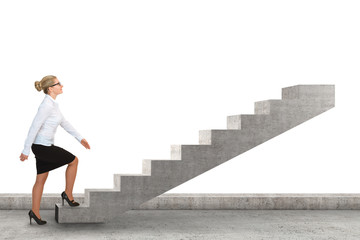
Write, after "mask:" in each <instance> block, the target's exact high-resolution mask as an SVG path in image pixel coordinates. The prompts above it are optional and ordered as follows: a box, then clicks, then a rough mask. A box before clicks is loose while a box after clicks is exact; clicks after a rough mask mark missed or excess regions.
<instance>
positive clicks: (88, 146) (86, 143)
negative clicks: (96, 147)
mask: <svg viewBox="0 0 360 240" xmlns="http://www.w3.org/2000/svg"><path fill="white" fill-rule="evenodd" d="M81 144H82V145H83V146H84V147H85V148H86V149H90V145H89V143H88V142H87V141H86V139H85V138H83V139H82V140H81Z"/></svg>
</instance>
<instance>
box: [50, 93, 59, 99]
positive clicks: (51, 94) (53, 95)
mask: <svg viewBox="0 0 360 240" xmlns="http://www.w3.org/2000/svg"><path fill="white" fill-rule="evenodd" d="M49 96H50V97H52V98H53V99H54V100H56V96H57V95H56V94H54V93H50V94H49Z"/></svg>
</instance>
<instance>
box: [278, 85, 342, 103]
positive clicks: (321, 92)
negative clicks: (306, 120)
mask: <svg viewBox="0 0 360 240" xmlns="http://www.w3.org/2000/svg"><path fill="white" fill-rule="evenodd" d="M282 99H333V100H335V85H297V86H292V87H286V88H283V89H282Z"/></svg>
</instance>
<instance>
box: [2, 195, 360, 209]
mask: <svg viewBox="0 0 360 240" xmlns="http://www.w3.org/2000/svg"><path fill="white" fill-rule="evenodd" d="M74 198H75V200H76V201H77V202H79V203H80V204H83V203H84V194H74ZM55 203H61V197H60V194H43V197H42V200H41V209H43V210H46V209H47V210H50V209H54V208H55ZM31 205H32V204H31V194H0V210H21V209H31ZM136 209H141V210H360V194H163V195H161V196H159V197H156V198H154V199H152V200H150V201H148V202H146V203H144V204H142V205H141V206H140V207H139V208H136Z"/></svg>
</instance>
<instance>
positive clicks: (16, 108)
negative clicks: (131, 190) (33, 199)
mask: <svg viewBox="0 0 360 240" xmlns="http://www.w3.org/2000/svg"><path fill="white" fill-rule="evenodd" d="M359 12H360V3H359V2H358V1H329V0H327V1H314V0H311V1H306V0H305V1H279V0H274V1H258V0H255V1H219V0H217V1H211V0H206V1H199V0H191V1H187V0H183V1H165V0H164V1H159V0H154V1H138V0H132V1H118V0H116V1H110V0H109V1H99V0H97V1H89V0H87V1H45V0H44V1H38V0H35V1H25V0H21V1H20V0H14V1H1V2H0V34H1V37H0V68H1V70H0V81H1V87H0V104H1V105H0V106H1V117H0V133H1V138H0V148H1V149H0V152H1V158H0V159H1V160H0V161H1V165H0V166H1V167H0V192H2V193H30V192H31V190H32V187H33V184H34V181H35V177H36V167H35V158H34V155H33V154H32V153H31V155H30V157H29V160H27V161H25V162H21V161H20V160H19V156H20V153H21V151H22V150H23V144H24V141H25V139H26V136H27V132H28V130H29V127H30V125H31V122H32V120H33V118H34V116H35V114H36V112H37V108H38V106H39V104H40V103H41V101H42V99H43V98H44V94H43V93H42V92H41V93H39V92H37V91H36V90H35V88H34V82H35V81H37V80H40V79H41V78H42V77H43V76H45V75H48V74H53V75H56V76H57V77H58V79H59V80H60V81H61V82H62V83H63V85H64V88H63V90H64V93H63V94H62V95H60V96H58V98H57V101H58V102H59V104H60V109H61V110H62V112H63V114H64V116H65V117H66V118H67V119H68V120H69V121H70V122H71V123H72V125H73V126H74V127H75V128H76V129H77V130H78V131H79V132H80V133H81V134H82V135H83V136H84V137H85V138H86V139H87V140H88V142H89V143H90V145H91V147H92V149H91V150H86V149H85V148H83V147H82V146H81V145H80V144H79V143H78V142H77V141H76V140H75V139H74V138H73V137H72V136H71V135H69V134H68V133H66V132H65V131H64V130H63V129H62V128H61V127H59V128H58V131H57V135H56V138H55V144H56V145H58V146H61V147H63V148H65V149H67V150H69V151H70V152H72V153H74V154H75V155H76V156H78V158H79V160H80V162H79V168H78V176H77V179H76V182H75V188H74V192H75V193H83V191H84V189H85V188H112V187H113V174H114V173H128V174H131V173H135V174H138V173H141V171H142V160H143V159H168V158H170V146H171V145H172V144H197V143H198V131H199V130H203V129H224V128H226V117H227V116H229V115H235V114H246V113H253V106H254V102H255V101H261V100H267V99H279V98H281V88H283V87H287V86H292V85H297V84H335V85H336V107H335V108H334V109H332V110H330V111H328V112H326V113H324V114H322V115H320V116H318V117H316V118H314V119H312V120H311V121H308V122H306V123H304V124H302V125H300V126H298V127H296V128H294V129H292V130H290V131H288V132H286V133H284V134H282V135H280V136H278V137H276V138H274V139H272V140H270V141H268V142H266V143H264V144H262V145H260V146H258V147H256V148H254V149H252V150H250V151H248V152H246V153H244V154H242V155H240V156H239V157H236V158H234V159H232V160H230V161H228V162H227V163H224V164H222V165H221V166H219V167H217V168H215V169H213V170H211V171H209V172H207V173H204V174H202V175H200V176H199V177H197V178H195V179H193V180H191V181H189V182H187V183H185V184H182V185H180V186H179V187H177V188H175V189H173V190H171V191H170V192H173V193H356V192H360V184H359V183H360V174H359V169H360V162H359V161H360V158H359V155H360V154H359V133H360V131H359V130H360V128H359V122H360V121H359V120H360V114H359V107H358V105H359V104H358V103H359V97H358V95H359V94H358V93H359V91H360V88H359V87H358V81H359V79H360V78H359V77H360V71H359V66H360V45H359V42H360V32H359V29H360V28H359V27H360V26H359V25H360V15H359ZM65 169H66V167H62V168H59V169H56V170H54V171H51V172H50V174H49V177H48V180H47V182H46V184H45V189H44V192H45V193H61V192H62V191H63V190H64V188H65Z"/></svg>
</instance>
